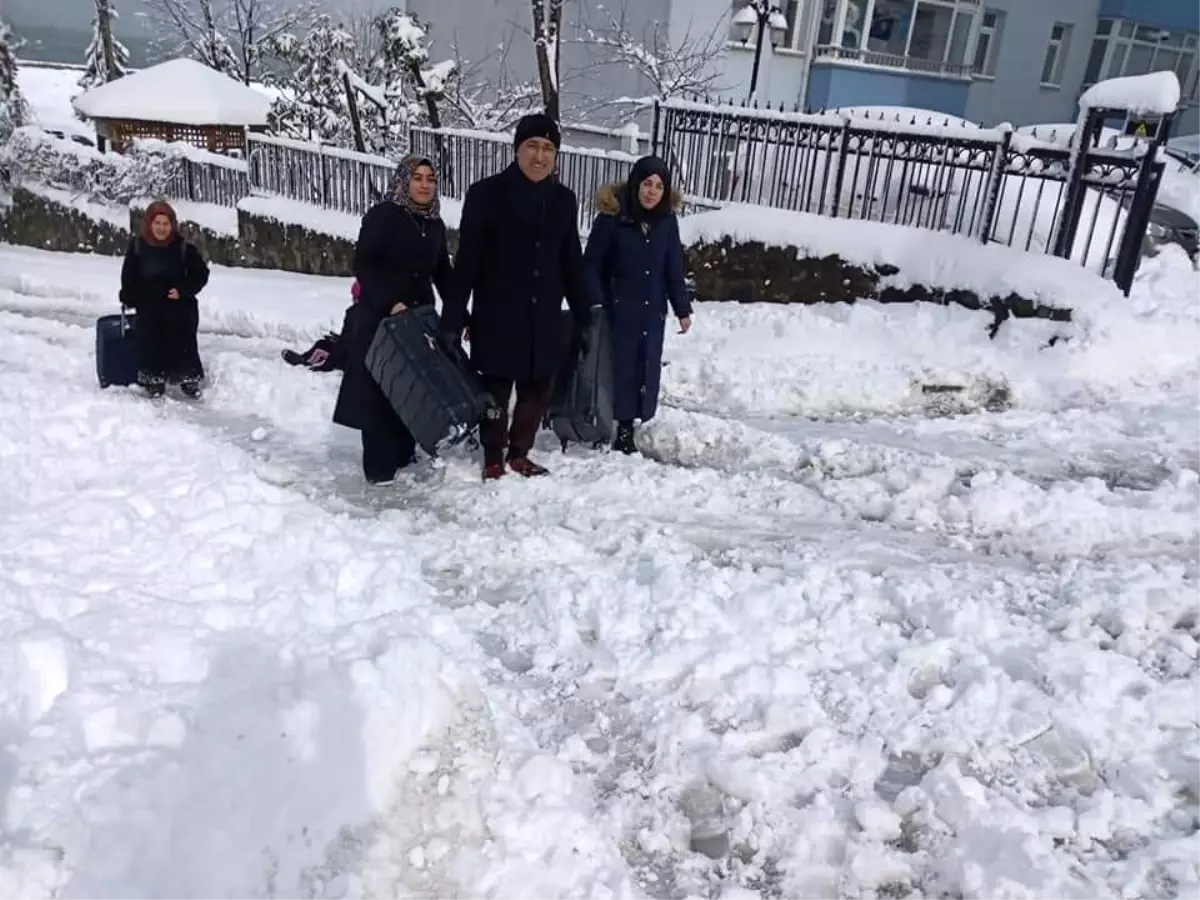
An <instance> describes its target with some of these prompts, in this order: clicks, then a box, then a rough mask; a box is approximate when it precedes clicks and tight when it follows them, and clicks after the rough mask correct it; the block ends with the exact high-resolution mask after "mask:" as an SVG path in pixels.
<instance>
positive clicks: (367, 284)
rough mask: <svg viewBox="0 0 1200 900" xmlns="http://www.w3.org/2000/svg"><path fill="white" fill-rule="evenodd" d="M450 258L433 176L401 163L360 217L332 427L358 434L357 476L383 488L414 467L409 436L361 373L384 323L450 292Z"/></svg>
mask: <svg viewBox="0 0 1200 900" xmlns="http://www.w3.org/2000/svg"><path fill="white" fill-rule="evenodd" d="M450 274H451V270H450V252H449V249H448V248H447V245H446V226H445V225H444V224H443V223H442V220H441V213H440V204H439V202H438V191H437V173H436V171H435V170H434V167H433V163H432V162H430V161H429V160H428V159H424V158H423V157H420V156H407V157H405V158H404V159H403V160H401V161H400V165H399V166H398V167H397V169H396V174H395V176H394V177H393V179H392V183H391V185H390V186H389V187H388V191H387V194H386V196H385V198H384V199H383V201H382V202H380V203H377V204H376V205H375V206H373V207H371V209H369V210H368V211H367V214H366V215H365V216H363V220H362V226H361V228H360V230H359V233H358V243H357V244H356V245H355V249H354V275H355V277H356V278H357V279H358V284H359V300H358V303H357V304H356V305H355V307H354V315H353V316H349V317H347V323H346V324H347V325H348V326H349V328H348V331H347V333H346V334H344V335H343V336H342V337H343V341H344V342H345V353H346V355H345V360H344V366H345V368H344V371H343V373H342V386H341V389H340V390H339V391H338V398H337V406H336V407H335V408H334V411H333V421H334V422H336V423H337V424H338V425H344V426H345V427H347V428H353V429H355V430H357V431H360V432H362V453H363V456H362V464H363V474H364V475H365V476H366V479H367V481H368V482H369V483H371V484H388V483H391V482H392V481H393V480H394V479H395V477H396V472H397V471H399V470H400V469H402V468H404V467H405V466H407V465H408V464H409V463H411V462H412V461H413V458H414V454H415V450H416V446H415V442H414V441H413V437H412V435H411V434H410V433H409V431H408V429H407V428H405V427H404V424H403V423H402V422H401V421H400V419H399V417H398V416H397V415H396V413H395V412H394V411H393V410H392V407H391V404H389V403H388V400H387V398H386V397H385V396H384V394H383V391H381V390H380V389H379V386H378V385H377V384H376V383H375V380H374V379H373V378H372V377H371V373H370V372H368V371H367V366H366V357H367V351H368V350H369V349H370V346H371V341H372V340H373V339H374V337H375V332H376V331H378V330H379V325H380V323H381V322H382V321H383V320H384V319H385V318H387V317H388V316H393V315H396V314H397V313H399V312H402V311H403V310H405V309H408V308H412V307H416V306H432V305H433V299H434V298H433V288H434V285H436V286H437V289H438V292H439V293H441V294H442V296H445V295H446V293H447V291H448V290H449V289H450Z"/></svg>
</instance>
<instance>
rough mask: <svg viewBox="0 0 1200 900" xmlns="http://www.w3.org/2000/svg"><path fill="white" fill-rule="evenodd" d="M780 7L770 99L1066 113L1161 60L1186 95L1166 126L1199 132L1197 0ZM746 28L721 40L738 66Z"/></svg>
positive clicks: (970, 114) (800, 1)
mask: <svg viewBox="0 0 1200 900" xmlns="http://www.w3.org/2000/svg"><path fill="white" fill-rule="evenodd" d="M743 2H744V0H732V4H733V6H735V7H739V6H741V5H742V4H743ZM781 11H782V12H783V13H784V18H785V20H786V21H787V23H788V27H787V29H786V31H785V32H783V33H782V34H776V35H774V36H773V37H774V40H773V41H768V42H766V43H767V44H768V45H772V44H773V45H774V46H772V50H771V53H770V54H769V56H768V58H767V59H765V60H764V62H762V63H760V69H761V67H767V70H768V71H767V72H766V73H765V75H764V73H763V72H762V71H761V70H760V73H759V84H760V89H759V90H758V91H757V92H756V93H757V94H758V95H759V99H760V100H762V101H766V102H770V103H772V104H778V103H784V104H790V103H795V102H799V103H800V104H801V105H802V106H805V107H808V108H812V109H819V108H822V107H824V108H830V107H835V106H841V107H845V106H880V105H890V106H908V107H916V108H920V109H930V110H936V111H938V112H944V113H947V114H949V115H953V116H960V117H963V118H966V119H968V120H971V121H975V122H980V123H988V124H991V123H995V122H1000V121H1008V122H1012V123H1013V124H1014V125H1025V124H1031V123H1042V122H1071V121H1074V119H1075V115H1076V111H1077V105H1076V104H1077V101H1078V99H1079V95H1080V93H1082V91H1083V90H1084V89H1085V88H1087V87H1088V86H1089V85H1091V84H1093V83H1095V82H1096V81H1099V80H1102V79H1105V78H1113V77H1116V76H1120V75H1139V74H1145V73H1147V72H1153V71H1159V70H1162V69H1171V70H1172V71H1174V72H1175V73H1176V75H1177V76H1178V77H1179V82H1180V86H1181V88H1182V93H1183V98H1184V109H1183V110H1181V112H1180V114H1179V120H1178V122H1177V124H1176V131H1177V132H1180V133H1191V132H1195V131H1196V130H1197V99H1198V98H1197V33H1198V32H1200V5H1198V4H1197V3H1196V2H1195V0H785V2H784V3H783V4H782V6H781ZM744 37H747V36H745V35H740V34H735V35H733V38H734V39H733V40H731V42H730V44H729V45H728V52H729V54H730V55H731V56H732V57H734V58H735V59H734V60H732V61H731V62H732V66H733V68H734V69H735V70H737V71H739V74H741V73H740V70H741V69H742V68H746V67H747V64H746V61H745V59H743V60H741V61H738V60H737V59H736V58H737V57H748V58H749V59H750V60H752V58H753V45H754V41H753V38H752V37H750V38H749V39H746V40H738V38H744ZM744 84H745V85H748V84H749V77H748V75H746V76H745V79H744ZM763 85H765V88H763V87H761V86H763ZM739 86H740V85H739Z"/></svg>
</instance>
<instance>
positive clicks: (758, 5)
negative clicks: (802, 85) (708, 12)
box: [733, 0, 788, 100]
mask: <svg viewBox="0 0 1200 900" xmlns="http://www.w3.org/2000/svg"><path fill="white" fill-rule="evenodd" d="M756 26H757V35H756V38H755V45H754V68H753V70H751V72H750V99H751V100H753V99H754V92H755V91H756V90H758V67H759V65H760V64H761V63H762V51H763V37H764V36H766V35H769V36H770V40H771V49H776V48H778V47H779V43H780V41H782V40H783V36H784V34H785V33H786V32H787V27H788V25H787V19H786V18H784V15H783V13H782V12H781V11H780V9H779V7H778V6H777V5H775V4H774V3H772V2H770V0H747V2H746V4H745V5H744V6H743V7H742V8H741V9H739V10H738V11H737V13H735V14H734V17H733V27H734V29H736V33H737V35H738V37H740V38H741V41H742V43H743V44H747V43H749V41H750V32H751V31H754V30H755V28H756Z"/></svg>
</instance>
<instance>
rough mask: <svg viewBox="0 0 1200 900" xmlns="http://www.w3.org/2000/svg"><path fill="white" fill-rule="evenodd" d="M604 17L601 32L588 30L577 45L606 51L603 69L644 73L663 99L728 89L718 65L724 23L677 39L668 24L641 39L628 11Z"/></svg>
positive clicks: (659, 25) (650, 30) (658, 24)
mask: <svg viewBox="0 0 1200 900" xmlns="http://www.w3.org/2000/svg"><path fill="white" fill-rule="evenodd" d="M599 8H600V9H603V7H599ZM604 18H605V19H606V20H607V21H606V22H605V24H604V26H603V28H602V29H601V30H596V29H593V28H586V29H585V36H584V37H582V38H580V39H578V40H576V41H574V42H573V43H579V44H585V45H587V46H591V47H594V48H598V49H600V50H601V51H602V53H603V57H602V59H601V60H600V62H599V63H598V64H599V65H620V66H624V67H626V68H629V69H632V70H634V71H636V72H638V73H639V74H640V75H641V76H642V77H643V78H644V79H645V80H646V81H647V82H648V83H649V84H650V86H651V88H652V90H653V93H654V95H655V96H657V97H660V98H663V99H666V98H669V97H678V96H680V95H685V94H690V95H693V96H695V95H701V94H711V93H716V92H718V91H720V90H722V88H723V85H722V84H721V74H720V72H719V70H718V69H717V67H716V66H715V65H714V61H715V60H716V59H717V58H718V57H719V55H720V53H721V50H722V48H723V46H724V43H725V36H726V32H727V23H726V22H725V21H724V20H722V21H719V22H718V23H717V24H716V26H715V27H713V29H712V30H711V31H709V32H708V33H707V34H693V32H692V29H691V26H689V27H688V29H687V31H685V32H684V33H683V34H682V35H680V36H678V37H677V38H676V39H675V40H671V35H670V32H669V29H668V26H667V24H666V23H664V22H657V21H656V22H654V23H653V25H651V26H650V27H649V28H648V29H646V30H645V31H644V33H643V34H641V35H635V34H634V33H632V31H631V29H630V28H629V25H628V21H627V12H626V9H625V7H624V6H623V7H622V8H621V15H620V17H619V18H618V17H615V16H613V14H612V13H611V12H610V11H608V10H607V9H604Z"/></svg>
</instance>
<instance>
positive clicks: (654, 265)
mask: <svg viewBox="0 0 1200 900" xmlns="http://www.w3.org/2000/svg"><path fill="white" fill-rule="evenodd" d="M680 199H681V198H680V197H679V195H678V194H676V193H675V192H673V191H672V190H671V172H670V169H668V168H667V164H666V163H665V162H663V161H662V160H661V159H659V158H658V157H657V156H647V157H644V158H643V159H640V160H638V161H637V163H636V164H635V165H634V167H633V171H632V172H631V173H630V175H629V180H628V181H626V182H625V183H624V184H622V183H620V182H616V183H615V184H609V185H606V186H605V187H602V188H601V189H600V190H599V192H598V193H597V195H596V207H597V208H598V209H599V210H600V215H599V216H597V217H596V221H595V222H594V223H593V224H592V231H591V234H590V235H589V236H588V242H587V250H586V251H585V252H584V262H585V265H586V270H587V275H588V278H589V280H590V281H591V283H592V290H593V294H592V296H595V297H599V298H601V300H602V302H603V303H604V306H605V309H606V310H607V311H608V316H609V322H610V323H611V324H612V349H613V373H614V386H613V387H614V394H613V415H614V418H616V420H617V437H616V440H615V441H614V442H613V449H615V450H620V451H621V452H622V453H633V452H634V450H635V449H636V448H635V446H634V441H633V423H634V420H635V419H640V420H641V421H643V422H645V421H647V420H649V419H651V418H653V417H654V413H655V411H656V410H657V408H658V388H659V381H660V376H661V374H662V349H663V337H664V335H665V333H666V321H667V313H668V312H673V313H674V314H675V317H676V318H677V319H679V330H680V333H681V334H683V333H686V332H687V330H688V329H689V328H691V327H692V301H691V298H690V297H689V296H688V291H687V286H686V285H685V284H684V272H683V244H682V242H681V241H680V239H679V221H678V219H677V218H676V216H675V210H676V209H677V208H678V207H679V203H680Z"/></svg>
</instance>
